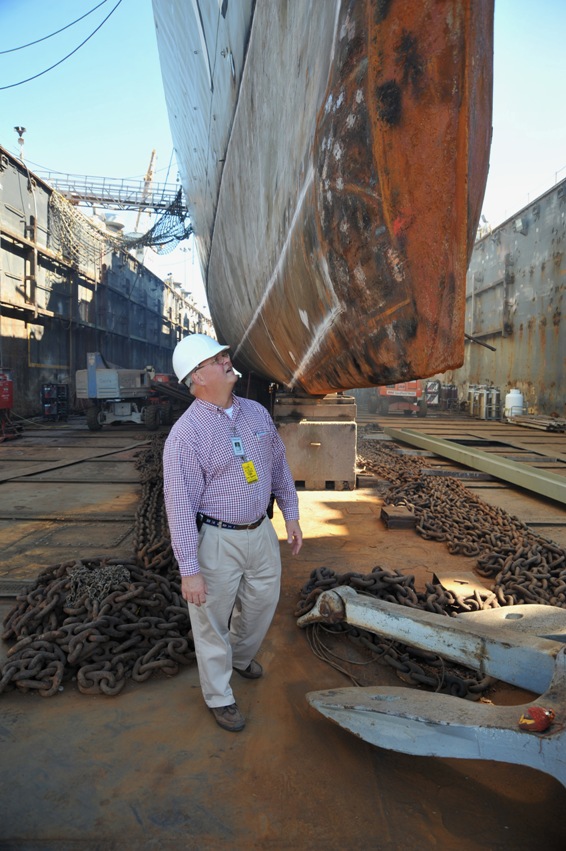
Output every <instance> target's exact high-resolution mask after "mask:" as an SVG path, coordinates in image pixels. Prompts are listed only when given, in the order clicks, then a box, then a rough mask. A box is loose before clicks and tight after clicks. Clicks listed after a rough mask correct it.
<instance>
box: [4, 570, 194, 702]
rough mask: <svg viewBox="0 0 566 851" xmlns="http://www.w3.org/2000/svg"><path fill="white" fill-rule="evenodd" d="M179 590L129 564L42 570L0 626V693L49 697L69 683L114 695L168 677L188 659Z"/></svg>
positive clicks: (185, 619) (185, 616) (189, 651)
mask: <svg viewBox="0 0 566 851" xmlns="http://www.w3.org/2000/svg"><path fill="white" fill-rule="evenodd" d="M189 633H190V621H189V616H188V610H187V607H186V605H185V604H184V602H183V600H182V598H181V593H180V584H178V583H177V584H175V583H171V582H170V581H169V580H168V579H166V578H165V577H163V576H160V575H159V574H154V573H151V572H149V571H147V570H146V569H145V568H143V567H141V566H140V565H139V564H138V563H137V562H136V561H135V560H124V559H106V560H105V559H80V560H77V561H70V562H65V563H63V564H60V565H54V566H52V567H50V568H47V569H46V570H44V571H42V573H41V574H40V575H39V577H38V579H37V581H36V583H35V585H34V586H33V587H32V588H31V589H30V591H29V592H28V593H27V594H21V595H20V596H19V597H18V598H17V600H16V605H15V606H14V608H13V609H12V610H11V611H10V612H9V614H8V615H7V617H6V618H5V621H4V633H3V636H2V638H3V639H4V640H5V641H10V640H13V641H15V643H14V644H13V646H12V647H11V648H10V649H9V651H8V654H7V661H6V664H5V665H4V667H3V669H2V671H1V678H0V693H1V692H2V691H4V690H6V689H7V688H10V687H15V688H18V689H20V690H21V691H29V690H33V689H35V690H37V691H38V692H39V694H40V695H42V696H43V697H50V696H52V695H54V694H56V693H57V692H58V691H59V690H60V688H61V686H62V683H63V682H64V681H67V680H71V679H73V680H75V679H76V683H77V687H78V689H79V691H80V692H82V693H84V694H100V693H103V694H108V695H114V694H118V693H119V692H120V691H121V690H122V689H123V687H124V685H125V684H126V681H127V679H128V678H131V679H133V680H136V681H138V682H143V681H144V680H146V679H148V677H150V676H151V675H152V674H154V673H156V672H160V673H162V674H166V675H169V676H173V675H174V674H176V673H177V672H178V670H179V666H180V665H188V664H191V663H192V661H193V660H194V657H195V654H194V645H193V643H192V640H191V639H190V637H189Z"/></svg>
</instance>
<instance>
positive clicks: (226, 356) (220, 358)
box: [193, 352, 231, 372]
mask: <svg viewBox="0 0 566 851" xmlns="http://www.w3.org/2000/svg"><path fill="white" fill-rule="evenodd" d="M226 360H231V358H230V352H220V353H219V354H217V355H215V356H214V357H213V358H209V360H206V361H204V363H199V365H198V366H195V368H194V369H193V372H198V370H199V369H202V368H203V367H205V366H213V365H214V364H221V363H224V361H226Z"/></svg>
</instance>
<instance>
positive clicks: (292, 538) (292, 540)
mask: <svg viewBox="0 0 566 851" xmlns="http://www.w3.org/2000/svg"><path fill="white" fill-rule="evenodd" d="M285 528H286V529H287V543H288V544H291V552H292V553H293V555H294V556H296V555H298V554H299V551H300V549H301V547H302V545H303V533H302V532H301V527H300V526H299V521H298V520H286V521H285Z"/></svg>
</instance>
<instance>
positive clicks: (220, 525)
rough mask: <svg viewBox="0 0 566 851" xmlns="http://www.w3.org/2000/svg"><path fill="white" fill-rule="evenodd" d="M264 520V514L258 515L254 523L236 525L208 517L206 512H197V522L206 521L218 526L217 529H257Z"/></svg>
mask: <svg viewBox="0 0 566 851" xmlns="http://www.w3.org/2000/svg"><path fill="white" fill-rule="evenodd" d="M264 520H265V514H264V515H263V517H260V518H259V520H256V521H255V523H246V524H244V525H243V526H238V525H237V524H236V523H225V522H224V521H223V520H216V519H215V518H214V517H208V515H206V514H201V513H200V511H199V513H198V514H197V523H206V524H207V525H208V526H218V528H219V529H235V530H237V531H241V530H242V529H257V527H258V526H261V524H262V523H263V521H264Z"/></svg>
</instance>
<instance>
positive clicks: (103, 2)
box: [0, 0, 108, 56]
mask: <svg viewBox="0 0 566 851" xmlns="http://www.w3.org/2000/svg"><path fill="white" fill-rule="evenodd" d="M107 2H108V0H102V3H99V4H98V6H95V7H94V9H91V10H90V12H86V13H85V14H84V15H81V17H80V18H77V20H76V21H72V23H70V24H67V26H65V27H61V29H60V30H55V32H54V33H49V35H44V36H43V38H38V39H36V40H35V41H29V42H28V43H27V44H21V45H20V46H19V47H10V48H9V50H0V56H3V55H4V54H5V53H15V52H16V51H17V50H25V48H26V47H33V45H34V44H40V42H42V41H47V39H48V38H53V36H54V35H59V33H62V32H64V31H65V30H68V29H69V27H74V26H75V24H78V23H79V21H82V20H83V18H87V17H88V16H89V15H92V13H93V12H96V10H97V9H100V7H101V6H104V4H105V3H107Z"/></svg>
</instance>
